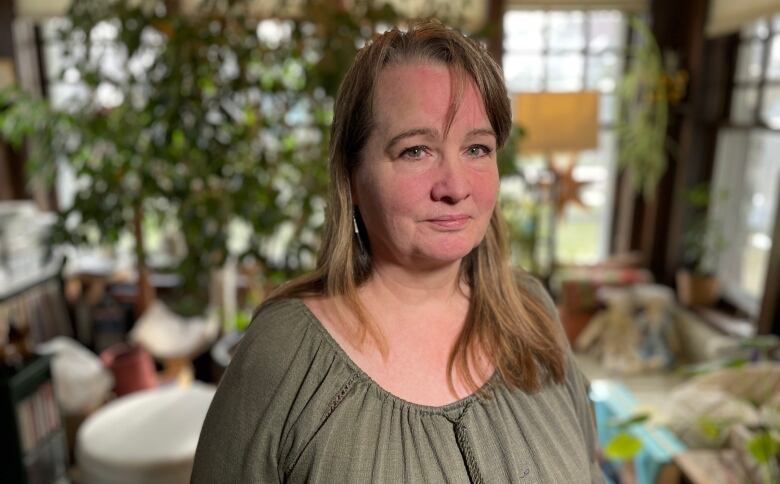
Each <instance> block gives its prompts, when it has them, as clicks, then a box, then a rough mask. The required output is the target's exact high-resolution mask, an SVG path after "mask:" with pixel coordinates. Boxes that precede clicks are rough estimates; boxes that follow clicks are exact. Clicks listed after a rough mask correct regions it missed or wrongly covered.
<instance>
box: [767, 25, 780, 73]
mask: <svg viewBox="0 0 780 484" xmlns="http://www.w3.org/2000/svg"><path fill="white" fill-rule="evenodd" d="M770 45H771V47H770V51H769V66H768V70H767V73H766V77H767V79H777V80H780V34H777V35H775V36H774V37H773V38H772V43H771V44H770Z"/></svg>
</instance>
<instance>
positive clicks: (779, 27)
mask: <svg viewBox="0 0 780 484" xmlns="http://www.w3.org/2000/svg"><path fill="white" fill-rule="evenodd" d="M772 31H773V32H774V33H778V32H780V15H775V16H774V18H773V19H772Z"/></svg>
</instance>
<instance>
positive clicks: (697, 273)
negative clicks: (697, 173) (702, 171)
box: [677, 183, 726, 307]
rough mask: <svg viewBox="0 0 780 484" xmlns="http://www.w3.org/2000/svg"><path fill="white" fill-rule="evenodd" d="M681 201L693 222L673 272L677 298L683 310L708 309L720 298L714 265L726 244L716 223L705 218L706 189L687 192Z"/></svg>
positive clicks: (698, 188) (708, 197) (695, 188)
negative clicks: (693, 308) (674, 273)
mask: <svg viewBox="0 0 780 484" xmlns="http://www.w3.org/2000/svg"><path fill="white" fill-rule="evenodd" d="M685 198H686V200H687V202H688V204H689V205H690V207H691V208H692V209H693V212H692V213H693V220H692V221H691V222H690V223H688V224H687V225H686V229H685V233H684V235H683V265H682V267H681V268H680V269H679V270H678V271H677V296H678V298H679V300H680V302H682V303H683V304H685V305H686V306H691V307H696V306H711V305H713V304H714V303H715V302H716V301H717V300H718V298H719V297H720V284H719V282H718V279H717V277H716V274H715V272H716V268H717V261H718V256H719V254H720V252H721V251H722V250H723V249H725V247H726V242H725V239H724V238H723V235H722V233H721V230H720V224H719V222H718V220H717V219H715V218H711V217H709V216H708V214H707V210H708V208H709V206H710V199H711V196H710V186H709V184H706V183H703V184H699V185H696V186H694V187H693V188H691V189H690V190H689V191H688V192H687V193H686V195H685Z"/></svg>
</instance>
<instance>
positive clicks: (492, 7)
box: [487, 0, 506, 65]
mask: <svg viewBox="0 0 780 484" xmlns="http://www.w3.org/2000/svg"><path fill="white" fill-rule="evenodd" d="M505 12H506V0H488V15H487V17H488V18H487V32H488V38H487V48H488V52H489V53H490V55H491V56H492V57H493V60H495V61H496V62H498V65H503V60H504V13H505Z"/></svg>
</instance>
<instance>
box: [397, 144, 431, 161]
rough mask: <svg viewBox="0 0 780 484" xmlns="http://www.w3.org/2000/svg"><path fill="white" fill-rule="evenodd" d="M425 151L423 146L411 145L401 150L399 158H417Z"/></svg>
mask: <svg viewBox="0 0 780 484" xmlns="http://www.w3.org/2000/svg"><path fill="white" fill-rule="evenodd" d="M425 153H426V148H425V146H412V147H411V148H406V149H405V150H403V151H402V152H401V158H407V159H410V160H417V159H420V158H422V157H423V156H424V155H425Z"/></svg>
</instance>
